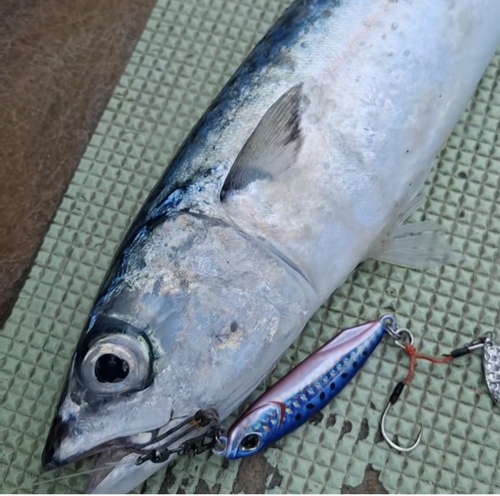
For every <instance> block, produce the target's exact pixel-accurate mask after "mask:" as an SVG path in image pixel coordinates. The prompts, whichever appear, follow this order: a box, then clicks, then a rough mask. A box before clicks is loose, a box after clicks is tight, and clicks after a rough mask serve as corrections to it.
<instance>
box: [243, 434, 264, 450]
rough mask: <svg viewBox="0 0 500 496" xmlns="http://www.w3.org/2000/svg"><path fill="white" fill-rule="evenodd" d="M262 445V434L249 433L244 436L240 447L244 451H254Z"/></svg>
mask: <svg viewBox="0 0 500 496" xmlns="http://www.w3.org/2000/svg"><path fill="white" fill-rule="evenodd" d="M259 446H260V436H258V435H257V434H248V435H247V436H245V437H244V438H243V440H242V441H241V444H240V448H241V449H242V450H243V451H253V450H256V449H257V448H258V447H259Z"/></svg>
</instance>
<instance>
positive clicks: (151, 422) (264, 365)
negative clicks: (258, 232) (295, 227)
mask: <svg viewBox="0 0 500 496" xmlns="http://www.w3.org/2000/svg"><path fill="white" fill-rule="evenodd" d="M124 251H125V250H124ZM126 254H127V255H126V257H121V258H120V257H117V258H116V261H115V266H116V267H115V269H116V270H114V271H113V270H111V271H110V273H109V274H108V277H107V278H106V280H105V282H104V283H103V287H102V289H101V290H100V292H99V294H98V297H97V299H96V302H95V304H94V306H93V308H92V310H91V313H90V317H89V320H88V323H87V325H86V326H85V328H84V331H83V333H82V335H81V337H80V340H79V342H78V344H77V346H76V350H75V352H74V355H73V357H72V361H71V365H70V368H69V373H68V376H67V380H66V384H65V386H64V388H63V392H62V395H61V399H60V402H59V405H58V407H57V410H56V413H55V418H54V421H53V424H52V427H51V429H50V432H49V435H48V438H47V442H46V446H45V450H44V453H43V465H44V466H45V468H46V469H50V468H55V467H61V466H63V465H66V464H68V463H72V462H75V461H77V460H80V459H82V458H86V457H87V456H89V455H93V454H97V453H102V454H103V455H105V454H106V453H108V452H111V451H116V452H119V453H123V452H126V453H128V455H131V454H134V453H136V452H137V450H143V451H144V450H150V449H151V448H152V446H154V447H155V448H156V447H158V446H166V445H167V444H168V445H169V447H172V448H174V447H175V445H170V444H169V443H170V441H172V439H173V437H174V436H172V437H168V438H167V437H165V436H164V435H165V433H166V432H168V431H171V429H174V428H176V427H177V426H178V425H180V424H183V422H185V421H186V420H187V419H189V418H191V417H193V416H194V415H195V414H196V412H198V411H199V410H206V409H208V408H212V409H215V410H216V411H217V413H218V414H219V417H220V419H221V420H223V419H224V418H225V417H226V416H227V415H229V414H230V413H231V412H232V411H234V409H235V408H237V407H238V406H239V405H240V404H241V403H242V402H243V401H244V400H245V399H246V398H247V397H248V395H249V394H250V393H251V392H252V391H253V389H254V388H255V387H256V386H257V385H258V384H259V382H260V381H261V380H262V379H263V378H264V377H265V376H266V375H267V374H268V373H269V371H270V369H271V368H272V366H273V365H274V364H275V363H276V360H277V358H278V357H279V356H280V355H281V354H282V353H283V352H284V351H285V350H286V348H287V346H288V345H289V341H290V340H291V339H292V338H293V337H295V334H290V331H289V329H290V326H291V325H292V324H293V325H295V322H296V320H297V314H298V315H299V316H302V318H304V320H305V318H306V317H305V311H304V310H303V307H304V305H307V304H308V301H307V299H306V298H304V290H303V288H302V286H300V284H297V283H296V282H295V281H296V279H294V277H295V276H294V275H293V276H291V275H290V274H293V271H291V270H290V269H289V268H288V267H287V266H286V265H285V264H283V263H282V262H281V261H280V260H279V259H277V258H276V257H275V256H273V254H270V253H269V252H268V251H266V250H264V251H263V250H260V249H258V247H257V248H256V245H255V243H254V242H253V240H252V239H250V238H249V237H248V236H246V235H244V234H242V233H240V232H239V231H238V230H236V229H233V228H231V227H230V226H228V225H225V224H223V223H221V222H218V221H214V220H210V219H209V220H206V219H204V218H200V217H199V216H191V215H188V214H179V215H178V216H177V217H175V218H173V219H168V220H167V221H165V222H164V223H157V224H156V225H155V227H154V229H152V230H151V231H150V232H149V233H147V235H146V234H145V235H144V236H143V238H138V237H136V241H134V243H130V244H129V245H128V246H127V249H126ZM299 325H301V326H302V325H303V323H299ZM282 329H287V330H288V331H287V334H285V332H284V331H283V330H282ZM183 425H184V424H183ZM183 429H184V427H183ZM186 429H187V427H186ZM183 432H184V430H182V431H179V432H176V435H178V434H183ZM196 435H199V432H197V431H196V430H195V431H194V432H191V434H189V435H187V434H186V436H187V437H184V438H181V439H180V440H176V441H175V442H176V443H177V442H179V443H180V442H181V441H184V440H188V439H190V438H191V437H195V436H196ZM159 437H161V440H162V444H161V445H158V444H157V443H158V441H156V440H157V439H158V438H159ZM108 454H109V453H108ZM134 456H135V455H134ZM138 456H139V455H137V457H138ZM104 458H107V459H110V458H113V457H110V456H107V455H106V456H104ZM113 459H114V458H113ZM129 459H130V456H129V458H127V460H129ZM148 463H149V462H148ZM148 463H146V464H144V466H139V467H138V468H137V467H136V468H134V473H135V474H136V475H134V480H133V481H130V484H128V485H127V487H129V490H131V489H133V488H134V487H136V486H137V485H138V484H139V483H141V482H142V480H144V479H145V478H147V477H148V476H149V475H150V474H151V471H152V468H151V467H149V468H146V465H148ZM132 466H134V464H133V462H132ZM142 467H144V470H142ZM158 468H160V466H159V464H158ZM148 471H149V472H148ZM122 472H124V470H122V471H120V470H119V469H118V468H116V470H115V472H114V473H115V476H116V477H115V476H113V477H114V479H113V477H112V478H110V479H108V480H116V484H118V478H119V477H118V475H117V474H119V473H122ZM128 473H132V471H128ZM145 474H149V475H145ZM143 475H144V479H142V480H141V477H142V476H143ZM113 484H115V482H113ZM116 487H118V486H116ZM119 487H120V488H121V490H122V491H123V490H125V485H120V486H119ZM102 490H103V491H104V489H102ZM106 491H107V490H106Z"/></svg>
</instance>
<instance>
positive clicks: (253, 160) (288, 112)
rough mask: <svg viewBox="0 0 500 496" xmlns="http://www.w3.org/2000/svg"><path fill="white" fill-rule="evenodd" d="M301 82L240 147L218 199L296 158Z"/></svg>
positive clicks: (267, 176) (276, 171)
mask: <svg viewBox="0 0 500 496" xmlns="http://www.w3.org/2000/svg"><path fill="white" fill-rule="evenodd" d="M301 94H302V83H300V84H297V85H296V86H293V87H292V88H290V89H289V90H288V91H287V92H286V93H285V94H283V95H282V96H281V97H280V98H279V99H278V100H277V101H276V102H275V103H274V104H273V105H272V107H271V108H270V109H269V110H268V111H267V112H266V114H265V115H264V117H263V118H262V119H261V121H260V122H259V124H258V125H257V127H256V128H255V130H254V132H253V133H252V135H251V136H250V138H249V139H248V141H247V142H246V143H245V145H244V146H243V148H242V150H241V152H240V153H239V155H238V157H237V158H236V160H235V162H234V164H233V167H232V168H231V170H230V171H229V174H228V176H227V178H226V181H225V182H224V186H223V187H222V191H221V200H222V201H224V199H225V197H226V196H227V195H228V194H230V193H231V191H237V190H240V189H243V188H245V187H246V186H248V185H249V184H250V183H252V182H253V181H256V180H259V179H271V180H272V179H274V178H275V177H276V176H278V175H279V174H281V173H282V172H284V171H286V170H287V169H289V168H290V167H291V166H292V165H293V164H294V163H295V161H296V157H297V154H298V152H299V150H300V147H301V145H302V134H301V128H300V101H301Z"/></svg>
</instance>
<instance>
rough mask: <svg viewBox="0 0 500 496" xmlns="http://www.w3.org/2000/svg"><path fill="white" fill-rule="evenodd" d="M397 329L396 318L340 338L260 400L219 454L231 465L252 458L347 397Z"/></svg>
mask: <svg viewBox="0 0 500 496" xmlns="http://www.w3.org/2000/svg"><path fill="white" fill-rule="evenodd" d="M394 328H395V320H394V317H393V316H392V315H386V316H384V317H382V318H381V319H379V320H376V321H374V322H369V323H365V324H363V325H359V326H356V327H352V328H349V329H346V330H344V331H343V332H341V333H340V334H338V335H337V336H335V337H334V338H333V339H331V340H330V341H328V342H327V343H325V344H324V345H323V346H322V347H321V348H319V349H318V350H317V351H316V352H314V353H313V354H312V355H310V356H309V357H307V358H306V359H305V360H304V361H303V362H301V363H300V364H299V365H298V366H297V367H295V368H294V369H293V370H292V371H290V372H289V373H288V374H287V375H286V376H285V377H283V378H282V379H281V380H279V381H278V382H277V383H276V384H274V386H272V387H271V388H269V389H268V390H267V391H266V392H265V393H264V394H263V395H262V396H260V398H258V399H257V401H255V402H254V403H253V404H252V405H251V406H250V407H249V408H248V409H247V410H246V412H245V413H244V414H243V415H242V416H241V417H240V418H239V419H238V420H237V421H236V422H235V423H234V424H233V425H232V426H231V428H230V429H229V431H228V434H227V436H221V437H220V438H219V441H220V444H221V447H220V448H218V449H216V450H214V451H215V452H216V453H217V454H219V455H222V456H225V457H226V458H228V459H236V458H242V457H245V456H249V455H253V454H255V453H258V452H259V451H261V450H262V449H264V448H265V447H267V446H268V445H270V444H272V443H274V442H275V441H277V440H278V439H281V438H282V437H284V436H286V435H287V434H289V433H290V432H291V431H294V430H295V429H297V428H298V427H300V426H301V425H302V424H304V423H305V422H306V421H307V420H308V419H310V418H311V417H312V416H313V415H314V414H315V413H317V412H318V411H320V410H321V409H322V408H324V407H325V406H326V405H327V404H328V403H329V402H330V401H332V399H333V398H334V397H335V396H337V394H339V393H340V391H342V389H343V388H344V387H345V386H346V384H348V383H349V381H350V380H351V379H352V378H353V377H354V376H355V375H356V373H357V372H358V370H360V369H361V368H362V367H363V365H364V364H365V362H366V360H367V359H368V357H369V356H370V355H371V354H372V353H373V351H374V350H375V348H376V347H377V346H378V344H379V343H380V341H381V340H382V338H383V336H384V334H385V333H386V332H388V331H390V330H393V329H394Z"/></svg>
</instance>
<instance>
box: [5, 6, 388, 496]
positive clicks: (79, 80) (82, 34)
mask: <svg viewBox="0 0 500 496" xmlns="http://www.w3.org/2000/svg"><path fill="white" fill-rule="evenodd" d="M153 5H154V0H106V1H102V0H72V1H71V2H67V1H64V0H44V1H41V0H2V2H0V212H1V213H0V328H1V327H2V326H3V324H4V322H5V320H6V319H7V317H8V316H9V313H10V311H11V309H12V306H13V304H14V303H15V301H16V299H17V296H18V293H19V291H20V289H21V287H22V285H23V282H24V280H25V278H26V277H27V274H28V271H29V268H30V266H31V264H32V262H33V260H34V257H35V255H36V252H37V250H38V249H39V247H40V244H41V242H42V240H43V236H44V234H45V232H46V230H47V228H48V225H49V223H50V220H51V218H52V216H53V214H54V212H55V210H56V209H57V206H58V204H59V202H60V201H61V198H62V196H63V194H64V191H65V190H66V188H67V186H68V183H69V181H70V180H71V177H72V175H73V172H74V171H75V169H76V167H77V165H78V163H79V160H80V157H81V155H82V153H83V152H84V150H85V148H86V146H87V143H88V141H89V139H90V137H91V135H92V133H93V130H94V128H95V126H96V125H97V123H98V120H99V117H100V115H101V113H102V112H103V110H104V108H105V106H106V104H107V101H108V99H109V97H110V95H111V93H112V90H113V88H114V87H115V85H116V83H117V81H118V79H119V77H120V75H121V74H122V72H123V70H124V67H125V65H126V63H127V60H128V58H129V56H130V54H131V52H132V50H133V48H134V46H135V43H136V41H137V40H138V38H139V36H140V33H141V31H142V29H143V27H144V25H145V22H146V20H147V19H148V16H149V13H150V11H151V9H152V7H153ZM0 332H1V331H0ZM270 475H272V477H271V478H270V482H269V483H267V482H266V481H267V480H268V479H269V476H270ZM378 475H379V474H378V472H377V471H375V470H373V469H371V468H370V467H369V468H368V469H367V471H366V473H365V479H364V483H363V484H362V485H360V486H358V487H355V488H351V487H347V486H345V487H343V488H342V492H344V493H386V492H387V491H386V490H385V489H384V487H383V486H382V485H381V484H380V482H379V478H378ZM172 477H173V476H172V473H171V472H170V471H169V472H168V473H167V477H166V479H165V482H164V484H163V486H162V492H165V493H166V492H169V489H170V487H171V485H172ZM280 479H281V475H280V474H279V473H278V472H277V470H276V469H274V468H273V467H271V466H270V465H269V464H268V463H267V461H266V459H265V458H264V457H263V456H256V457H253V458H249V459H246V460H244V461H243V463H242V464H241V466H240V469H239V474H238V477H237V479H236V482H235V485H234V487H233V492H234V493H239V492H244V493H263V492H264V491H265V490H266V489H272V488H273V487H275V486H277V485H279V483H280ZM266 484H267V485H266ZM205 486H206V485H205ZM205 486H204V485H203V481H201V482H200V483H199V484H198V487H197V489H196V492H197V493H208V492H211V490H210V489H209V488H208V486H206V487H205ZM215 489H217V487H216V488H215ZM212 491H213V490H212ZM178 492H183V490H182V484H181V489H179V491H178Z"/></svg>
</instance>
